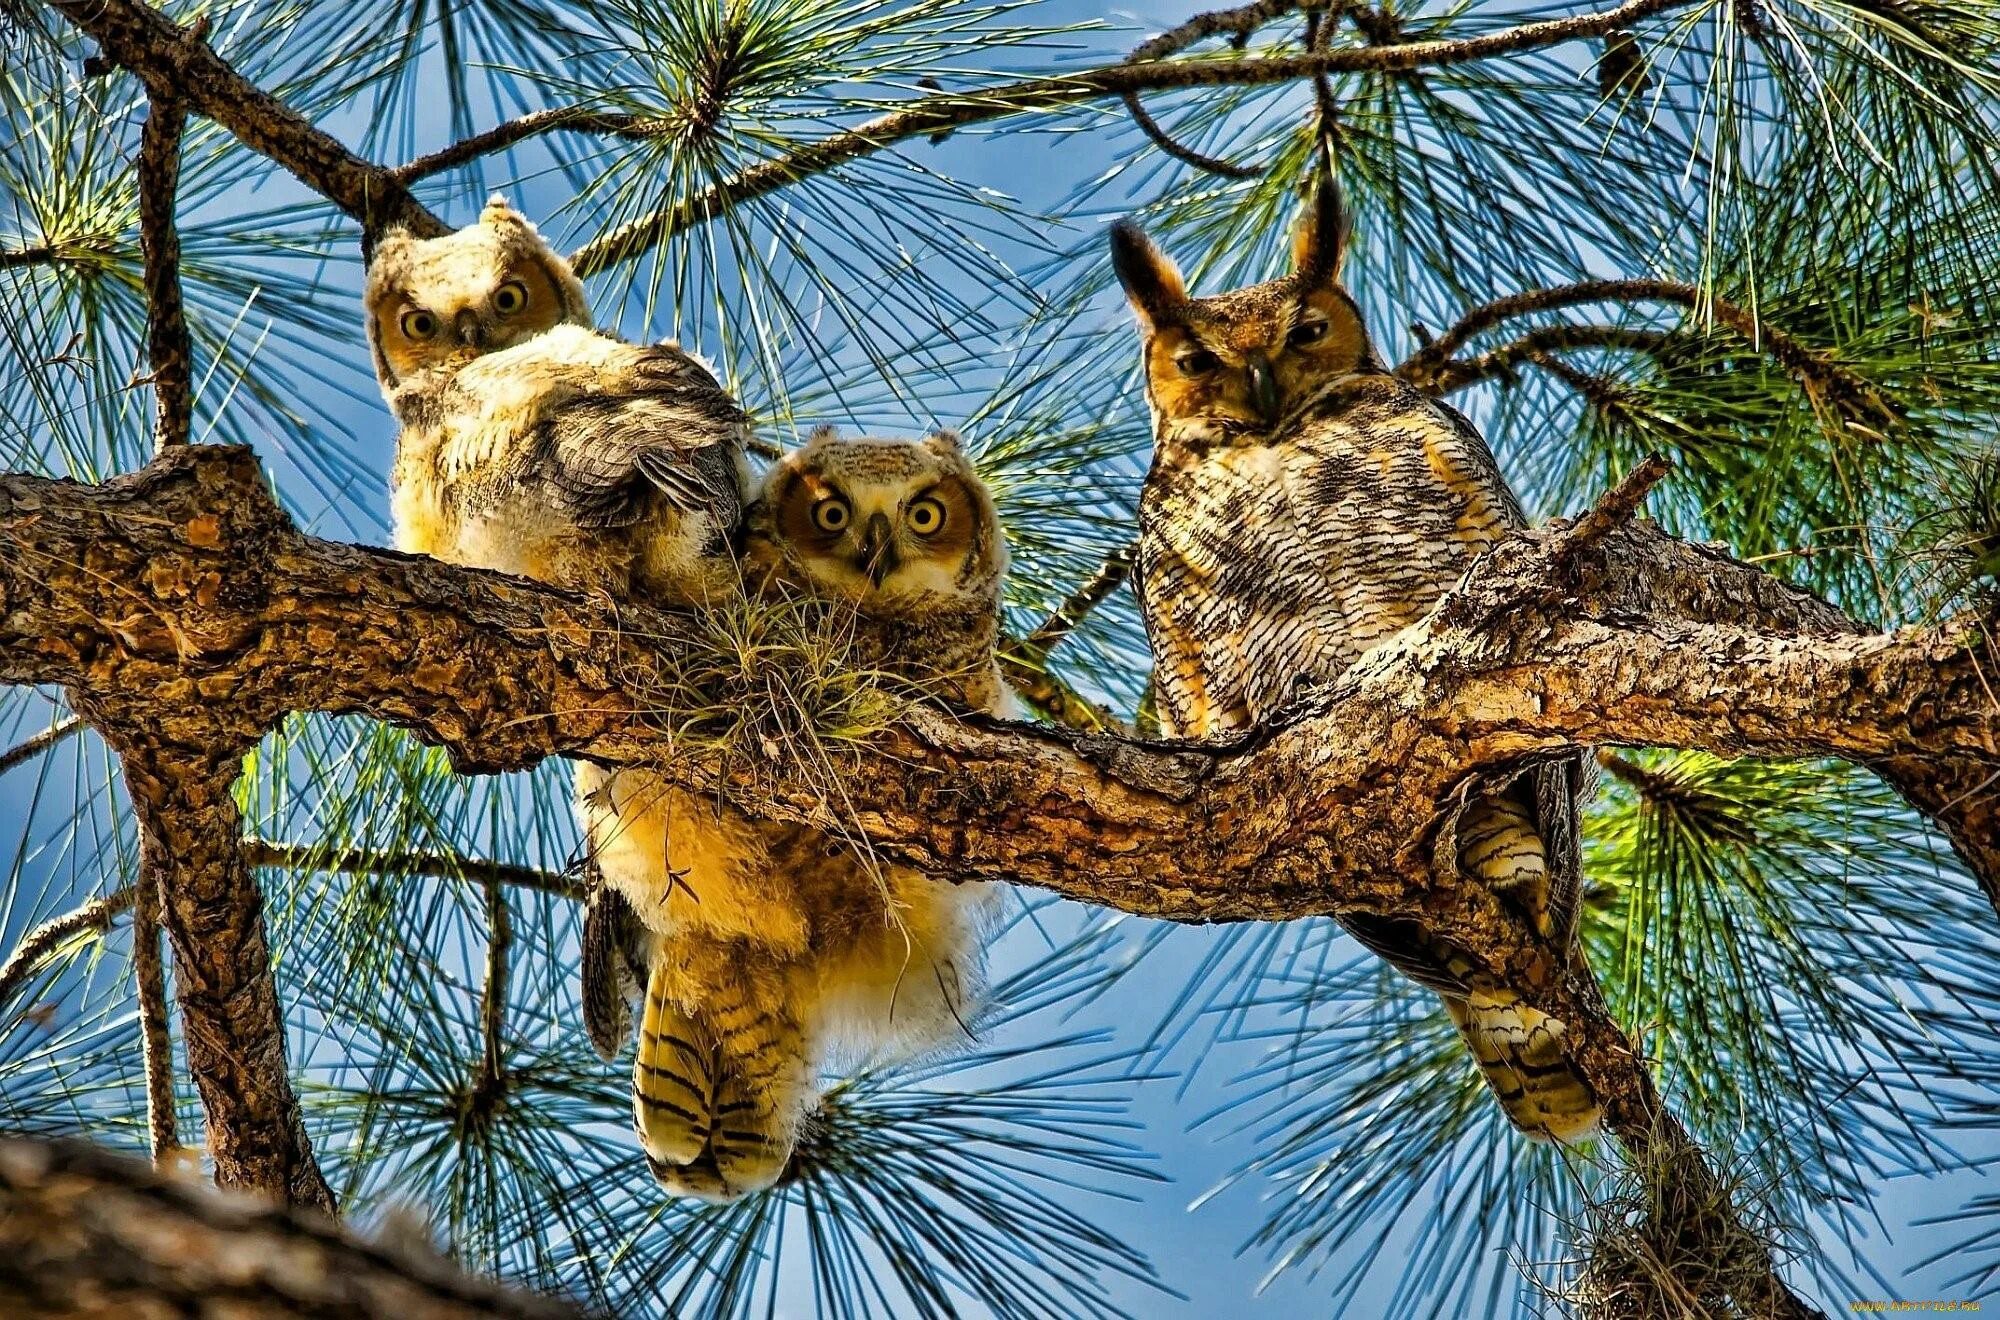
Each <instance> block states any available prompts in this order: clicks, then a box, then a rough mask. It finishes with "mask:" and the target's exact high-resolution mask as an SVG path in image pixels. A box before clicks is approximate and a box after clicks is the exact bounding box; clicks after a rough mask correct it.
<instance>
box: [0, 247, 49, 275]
mask: <svg viewBox="0 0 2000 1320" xmlns="http://www.w3.org/2000/svg"><path fill="white" fill-rule="evenodd" d="M61 259H62V250H61V249H60V248H56V247H52V246H50V245H49V244H46V243H40V244H37V245H35V246H34V247H25V248H13V249H0V270H6V269H8V268H9V267H11V266H39V265H44V264H47V263H50V262H55V261H59V260H61Z"/></svg>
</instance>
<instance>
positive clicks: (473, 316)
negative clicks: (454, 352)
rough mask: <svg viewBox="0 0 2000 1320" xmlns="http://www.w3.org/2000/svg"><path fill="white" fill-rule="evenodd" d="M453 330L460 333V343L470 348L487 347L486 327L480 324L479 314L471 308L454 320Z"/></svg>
mask: <svg viewBox="0 0 2000 1320" xmlns="http://www.w3.org/2000/svg"><path fill="white" fill-rule="evenodd" d="M452 328H453V329H455V330H457V331H458V342H459V343H461V344H464V345H466V346H467V347H468V348H484V347H486V327H485V326H483V325H481V324H480V321H479V313H478V312H475V311H473V310H472V309H471V308H470V307H468V308H466V309H465V310H464V311H462V312H460V313H459V314H458V315H457V317H455V318H454V319H453V321H452Z"/></svg>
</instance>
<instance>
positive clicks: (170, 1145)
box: [132, 873, 181, 1167]
mask: <svg viewBox="0 0 2000 1320" xmlns="http://www.w3.org/2000/svg"><path fill="white" fill-rule="evenodd" d="M156 881H157V877H154V876H152V875H148V874H143V873H142V874H141V875H140V877H139V880H138V883H137V884H136V885H135V886H134V888H135V889H136V890H137V891H138V892H137V895H136V899H137V901H136V902H135V903H134V904H133V906H132V974H133V979H134V980H135V981H137V982H138V987H139V1038H140V1048H141V1053H142V1055H143V1057H144V1062H145V1070H146V1127H147V1130H148V1131H149V1132H150V1133H151V1136H152V1143H153V1162H154V1163H155V1164H158V1165H162V1166H163V1167H164V1166H166V1165H168V1164H170V1163H171V1162H172V1161H173V1159H174V1155H175V1152H177V1151H178V1150H179V1149H180V1146H181V1141H180V1134H179V1131H178V1126H177V1122H176V1116H175V1113H174V1045H173V1038H172V1037H171V1036H170V1035H169V1034H168V1031H167V972H166V967H165V966H164V965H163V962H162V959H161V957H160V888H159V885H158V883H157V882H156Z"/></svg>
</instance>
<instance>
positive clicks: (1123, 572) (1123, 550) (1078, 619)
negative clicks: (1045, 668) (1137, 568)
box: [1017, 541, 1139, 661]
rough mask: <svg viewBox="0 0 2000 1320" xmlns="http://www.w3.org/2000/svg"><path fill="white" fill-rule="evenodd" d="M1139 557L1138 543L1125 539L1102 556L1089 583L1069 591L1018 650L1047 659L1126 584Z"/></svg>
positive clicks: (1037, 658) (1034, 658)
mask: <svg viewBox="0 0 2000 1320" xmlns="http://www.w3.org/2000/svg"><path fill="white" fill-rule="evenodd" d="M1138 557H1139V543H1138V542H1137V541H1128V542H1126V543H1125V544H1124V545H1121V546H1119V547H1118V548H1117V549H1116V550H1113V551H1112V552H1111V553H1110V554H1108V555H1106V556H1105V557H1104V564H1103V566H1102V567H1100V568H1099V569H1098V570H1097V572H1095V573H1094V574H1092V575H1091V578H1090V580H1089V581H1088V582H1086V583H1084V584H1083V585H1082V586H1080V587H1078V588H1077V589H1076V590H1075V591H1073V592H1071V593H1070V594H1069V596H1068V598H1067V599H1065V600H1064V601H1063V603H1062V604H1060V605H1058V606H1057V607H1056V608H1055V611H1054V613H1052V614H1050V615H1049V617H1048V618H1046V619H1044V620H1043V621H1042V624H1041V626H1040V627H1039V628H1036V629H1035V630H1034V631H1033V632H1031V633H1029V634H1028V635H1027V636H1026V637H1024V638H1022V639H1021V645H1020V646H1019V648H1017V649H1019V650H1020V651H1021V653H1022V654H1024V655H1026V656H1028V657H1030V658H1031V659H1033V660H1036V661H1041V660H1045V659H1047V658H1048V655H1049V652H1051V651H1053V650H1055V649H1056V648H1057V647H1058V646H1061V645H1062V644H1063V641H1064V639H1066V638H1067V637H1068V636H1069V635H1070V634H1071V633H1072V632H1075V631H1076V629H1077V628H1078V626H1079V625H1081V624H1082V623H1083V621H1084V620H1085V619H1087V618H1089V617H1090V612H1091V611H1092V610H1094V609H1096V608H1097V607H1098V606H1099V605H1102V604H1103V603H1104V602H1105V601H1107V600H1109V599H1111V593H1113V592H1114V591H1116V590H1118V588H1120V587H1122V586H1124V585H1125V580H1126V579H1127V578H1129V577H1131V576H1132V563H1133V561H1134V560H1136V559H1137V558H1138Z"/></svg>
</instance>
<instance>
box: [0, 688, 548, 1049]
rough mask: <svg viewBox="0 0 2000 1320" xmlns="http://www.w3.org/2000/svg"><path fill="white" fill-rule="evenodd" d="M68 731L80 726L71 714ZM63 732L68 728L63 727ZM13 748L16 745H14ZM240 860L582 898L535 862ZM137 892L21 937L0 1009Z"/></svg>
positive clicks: (268, 848)
mask: <svg viewBox="0 0 2000 1320" xmlns="http://www.w3.org/2000/svg"><path fill="white" fill-rule="evenodd" d="M69 727H70V728H71V729H80V728H82V727H83V721H81V720H77V719H74V718H72V719H71V720H70V721H69ZM66 731H67V730H66ZM16 750H18V749H16ZM243 860H244V864H245V865H247V866H251V867H265V866H269V867H280V868H283V869H285V870H299V869H302V868H306V867H310V868H311V869H313V870H315V871H325V872H332V873H335V874H342V875H416V876H427V877H431V878H434V879H440V880H461V879H462V880H478V881H481V882H486V883H492V882H498V883H500V884H505V885H514V886H518V887H520V888H523V889H532V890H535V891H536V892H538V893H543V894H554V895H555V896H556V897H558V898H575V899H581V898H582V897H583V886H582V884H581V883H580V882H579V881H577V880H576V879H574V878H573V877H571V876H569V875H568V874H566V873H564V872H562V871H545V870H543V869H541V868H540V867H535V866H518V865H515V864H514V863H512V862H496V861H489V860H487V859H485V858H480V857H457V856H453V855H452V854H449V853H436V852H399V851H375V850H372V849H367V848H333V849H328V848H326V847H324V846H322V845H319V844H310V843H279V842H275V841H273V840H270V839H260V838H255V837H252V838H246V839H245V840H243ZM138 895H139V887H138V885H137V884H130V885H125V886H123V887H122V888H119V889H116V890H113V891H112V892H111V893H109V894H106V895H105V896H104V897H102V898H96V899H92V900H91V901H90V902H88V903H85V904H84V905H82V906H81V907H78V908H75V909H73V910H72V911H69V912H65V913H62V914H61V915H59V916H55V917H51V918H49V919H48V920H47V921H45V922H43V923H42V924H41V925H39V926H36V927H35V928H34V929H33V930H31V931H29V932H27V933H26V934H25V935H23V936H22V937H21V941H20V943H19V944H17V945H15V946H14V951H13V952H12V953H10V954H9V955H8V956H7V961H6V962H5V963H4V964H0V1010H4V1009H5V1008H6V1007H7V1005H8V1004H9V1003H11V1002H13V999H14V996H15V995H16V994H17V993H18V992H19V990H20V988H21V986H22V985H23V984H24V983H25V982H26V981H27V979H28V977H29V976H31V975H33V974H34V972H35V971H36V970H37V969H38V968H39V967H40V966H41V965H42V964H43V963H44V962H46V961H47V959H48V956H49V954H51V953H53V952H54V951H55V949H56V948H57V947H58V946H59V945H61V944H62V943H63V942H64V941H65V940H68V939H71V938H73V937H75V936H77V935H81V934H82V933H84V932H85V931H106V930H109V929H111V927H112V926H113V925H114V924H115V923H116V922H117V920H118V918H119V917H121V916H123V915H124V914H125V913H127V912H129V911H131V910H132V909H133V907H134V905H135V902H136V900H137V899H138Z"/></svg>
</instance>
